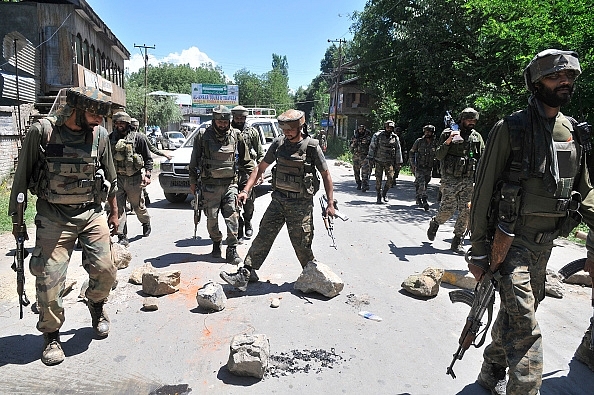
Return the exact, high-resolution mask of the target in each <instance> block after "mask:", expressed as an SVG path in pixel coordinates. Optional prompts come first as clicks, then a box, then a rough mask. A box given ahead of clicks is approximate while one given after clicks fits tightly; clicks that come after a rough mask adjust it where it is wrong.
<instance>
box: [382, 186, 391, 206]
mask: <svg viewBox="0 0 594 395" xmlns="http://www.w3.org/2000/svg"><path fill="white" fill-rule="evenodd" d="M382 198H383V199H384V203H388V202H389V201H390V199H388V190H387V189H386V188H384V191H383V192H382Z"/></svg>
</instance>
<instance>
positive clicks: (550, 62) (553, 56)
mask: <svg viewBox="0 0 594 395" xmlns="http://www.w3.org/2000/svg"><path fill="white" fill-rule="evenodd" d="M561 70H572V71H573V72H574V73H575V77H576V78H577V77H578V76H579V75H580V74H581V73H582V69H581V67H580V61H579V60H578V54H577V52H574V51H562V50H560V49H546V50H544V51H542V52H539V53H538V54H536V56H535V57H534V58H532V60H531V61H530V63H528V66H526V68H525V69H524V82H525V83H526V89H528V90H529V91H530V92H533V91H534V83H536V82H538V81H539V80H540V79H542V78H543V77H545V76H547V75H549V74H553V73H556V72H558V71H561Z"/></svg>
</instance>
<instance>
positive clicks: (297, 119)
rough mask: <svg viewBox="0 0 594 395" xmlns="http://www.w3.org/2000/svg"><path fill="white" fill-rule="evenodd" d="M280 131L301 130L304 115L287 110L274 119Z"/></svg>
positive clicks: (296, 111) (301, 112)
mask: <svg viewBox="0 0 594 395" xmlns="http://www.w3.org/2000/svg"><path fill="white" fill-rule="evenodd" d="M276 119H277V120H278V125H279V126H280V128H281V129H284V130H287V129H301V128H302V127H303V125H305V113H304V112H303V111H300V110H295V109H291V110H287V111H285V112H283V113H282V114H281V115H279V116H278V117H276Z"/></svg>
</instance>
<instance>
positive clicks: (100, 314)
mask: <svg viewBox="0 0 594 395" xmlns="http://www.w3.org/2000/svg"><path fill="white" fill-rule="evenodd" d="M104 305H105V301H104V300H103V301H101V302H93V301H91V300H88V301H87V306H88V307H89V312H90V313H91V321H92V323H93V329H95V333H96V334H97V336H99V337H106V336H107V335H109V317H107V314H106V313H105V310H104V308H103V306H104Z"/></svg>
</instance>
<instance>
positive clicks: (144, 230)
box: [142, 222, 151, 237]
mask: <svg viewBox="0 0 594 395" xmlns="http://www.w3.org/2000/svg"><path fill="white" fill-rule="evenodd" d="M150 234H151V223H150V222H148V223H146V224H142V236H144V237H148V236H149V235H150Z"/></svg>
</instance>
